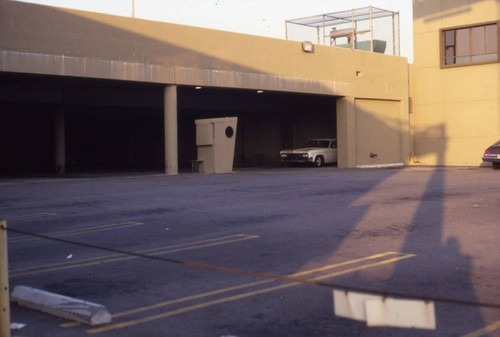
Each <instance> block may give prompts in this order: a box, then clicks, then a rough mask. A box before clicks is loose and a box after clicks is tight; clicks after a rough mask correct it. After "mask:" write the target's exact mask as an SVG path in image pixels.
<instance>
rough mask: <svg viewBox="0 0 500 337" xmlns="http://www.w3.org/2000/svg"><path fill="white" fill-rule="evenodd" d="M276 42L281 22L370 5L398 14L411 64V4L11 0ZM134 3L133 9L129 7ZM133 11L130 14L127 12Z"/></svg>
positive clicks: (385, 0)
mask: <svg viewBox="0 0 500 337" xmlns="http://www.w3.org/2000/svg"><path fill="white" fill-rule="evenodd" d="M17 1H25V2H31V3H38V4H45V5H51V6H58V7H65V8H74V9H81V10H86V11H93V12H99V13H106V14H113V15H121V16H129V17H130V16H132V15H134V16H135V17H136V18H141V19H146V20H155V21H163V22H170V23H178V24H183V25H189V26H197V27H203V28H211V29H218V30H225V31H231V32H237V33H245V34H251V35H259V36H265V37H272V38H278V39H284V38H285V20H287V19H288V20H290V19H296V18H302V17H306V16H312V15H319V14H324V13H331V12H337V11H343V10H350V9H353V8H361V7H367V6H370V5H371V6H374V7H377V8H382V9H387V10H391V11H395V12H399V13H400V29H401V56H404V57H407V58H408V61H409V62H413V38H412V34H413V33H412V0H349V1H347V0H345V1H342V0H329V1H328V0H17ZM133 4H134V6H132V5H133ZM132 7H134V9H132Z"/></svg>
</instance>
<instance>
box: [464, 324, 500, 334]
mask: <svg viewBox="0 0 500 337" xmlns="http://www.w3.org/2000/svg"><path fill="white" fill-rule="evenodd" d="M498 329H500V321H498V322H495V323H493V324H490V325H488V326H487V327H485V328H482V329H479V330H476V331H473V332H471V333H469V334H467V335H465V336H463V337H480V336H482V335H485V334H487V333H490V332H493V331H495V330H498Z"/></svg>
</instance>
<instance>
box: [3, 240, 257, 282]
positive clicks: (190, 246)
mask: <svg viewBox="0 0 500 337" xmlns="http://www.w3.org/2000/svg"><path fill="white" fill-rule="evenodd" d="M258 237H259V236H257V235H247V234H236V235H229V236H224V237H220V238H214V239H207V240H201V241H197V242H190V243H185V244H178V245H172V246H165V247H159V248H150V249H145V250H141V251H137V252H135V253H140V254H148V255H151V256H158V255H165V254H171V253H177V252H181V251H186V250H194V249H201V248H208V247H213V246H220V245H224V244H229V243H234V242H240V241H246V240H251V239H257V238H258ZM137 258H138V257H137V256H124V255H122V254H110V255H106V256H97V257H92V258H87V259H80V260H72V261H70V262H61V263H54V264H47V265H39V266H30V267H25V268H19V269H14V270H12V271H11V272H10V277H11V278H13V277H20V276H28V275H35V274H41V273H47V272H54V271H60V270H67V269H74V268H81V267H88V266H93V265H99V264H104V263H113V262H120V261H126V260H132V259H137Z"/></svg>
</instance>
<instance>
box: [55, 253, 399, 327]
mask: <svg viewBox="0 0 500 337" xmlns="http://www.w3.org/2000/svg"><path fill="white" fill-rule="evenodd" d="M388 255H400V253H396V252H387V253H382V254H376V255H372V256H368V257H363V258H359V259H354V260H349V261H345V262H341V263H337V264H332V265H328V266H323V267H320V268H314V269H310V270H306V271H302V272H298V273H295V274H292V275H290V277H299V276H303V275H307V274H312V273H317V272H320V271H325V270H328V269H333V268H340V267H343V266H347V265H352V264H356V263H360V262H364V261H368V260H374V259H378V258H382V257H385V256H388ZM271 282H275V280H263V281H257V282H252V283H246V284H242V285H239V286H233V287H228V288H223V289H218V290H214V291H209V292H206V293H202V294H197V295H192V296H187V297H183V298H179V299H175V300H169V301H165V302H160V303H156V304H152V305H148V306H144V307H139V308H136V309H131V310H127V311H122V312H119V313H115V314H112V315H111V317H112V318H118V317H122V316H126V315H132V314H136V313H140V312H144V311H149V310H153V309H158V308H161V307H165V306H168V305H172V304H178V303H183V302H187V301H191V300H196V299H200V298H205V297H210V296H214V295H220V294H223V293H227V292H231V291H235V290H240V289H244V288H250V287H254V286H257V285H262V284H266V283H271ZM77 325H80V323H78V322H68V323H63V324H61V325H60V326H61V327H63V328H69V327H73V326H77Z"/></svg>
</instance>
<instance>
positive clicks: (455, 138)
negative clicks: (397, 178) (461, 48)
mask: <svg viewBox="0 0 500 337" xmlns="http://www.w3.org/2000/svg"><path fill="white" fill-rule="evenodd" d="M413 16H414V20H413V30H414V65H413V67H412V86H411V87H412V95H413V97H412V102H413V106H412V112H413V114H412V132H413V133H414V156H415V160H416V161H418V162H419V163H421V164H451V165H462V164H465V165H479V164H481V162H482V160H481V156H482V153H483V151H484V149H485V148H486V147H488V146H489V145H491V144H492V143H493V142H495V141H497V140H499V139H500V86H499V82H500V73H499V71H500V65H499V64H498V63H496V64H485V65H472V66H464V67H455V68H446V69H440V59H439V57H440V51H439V29H441V28H447V27H455V26H460V25H468V24H475V23H481V22H487V21H493V20H499V18H500V4H499V2H498V1H496V0H432V1H430V0H414V1H413Z"/></svg>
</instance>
